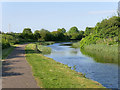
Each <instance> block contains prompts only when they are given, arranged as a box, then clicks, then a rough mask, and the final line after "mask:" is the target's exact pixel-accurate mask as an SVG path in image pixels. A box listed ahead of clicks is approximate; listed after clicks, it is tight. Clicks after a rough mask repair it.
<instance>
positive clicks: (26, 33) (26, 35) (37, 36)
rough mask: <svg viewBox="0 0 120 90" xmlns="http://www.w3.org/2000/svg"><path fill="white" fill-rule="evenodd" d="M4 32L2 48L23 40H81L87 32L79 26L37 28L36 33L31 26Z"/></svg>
mask: <svg viewBox="0 0 120 90" xmlns="http://www.w3.org/2000/svg"><path fill="white" fill-rule="evenodd" d="M0 33H1V34H2V48H3V49H4V48H7V47H9V46H10V45H12V44H18V43H23V42H36V41H38V42H39V41H68V40H81V39H82V38H83V37H84V36H85V34H84V31H82V30H81V31H80V30H78V28H77V27H75V26H74V27H71V28H70V30H69V31H66V30H65V28H61V29H60V28H58V29H57V30H56V31H52V32H50V31H48V30H46V29H41V30H35V31H34V33H33V32H32V30H31V29H30V28H24V30H23V32H22V33H14V32H11V33H4V32H0Z"/></svg>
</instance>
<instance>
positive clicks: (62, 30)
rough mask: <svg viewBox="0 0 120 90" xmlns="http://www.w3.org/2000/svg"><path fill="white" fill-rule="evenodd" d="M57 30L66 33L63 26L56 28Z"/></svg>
mask: <svg viewBox="0 0 120 90" xmlns="http://www.w3.org/2000/svg"><path fill="white" fill-rule="evenodd" d="M57 31H58V32H61V33H66V30H65V29H64V28H62V29H60V28H58V30H57Z"/></svg>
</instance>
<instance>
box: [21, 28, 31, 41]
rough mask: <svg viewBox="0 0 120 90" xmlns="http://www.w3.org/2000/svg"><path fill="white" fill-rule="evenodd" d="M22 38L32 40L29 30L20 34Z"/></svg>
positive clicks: (26, 29)
mask: <svg viewBox="0 0 120 90" xmlns="http://www.w3.org/2000/svg"><path fill="white" fill-rule="evenodd" d="M22 37H23V38H24V39H26V40H28V39H33V33H32V31H31V29H30V28H25V29H24V30H23V32H22Z"/></svg>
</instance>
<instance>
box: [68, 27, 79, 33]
mask: <svg viewBox="0 0 120 90" xmlns="http://www.w3.org/2000/svg"><path fill="white" fill-rule="evenodd" d="M68 33H69V34H74V33H79V30H78V28H77V27H75V26H74V27H71V28H70V30H69V31H68Z"/></svg>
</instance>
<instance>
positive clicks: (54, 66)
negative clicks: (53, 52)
mask: <svg viewBox="0 0 120 90" xmlns="http://www.w3.org/2000/svg"><path fill="white" fill-rule="evenodd" d="M25 52H26V60H27V61H28V62H29V64H30V65H31V66H32V71H33V75H34V77H35V78H36V80H37V82H38V85H39V86H40V87H42V88H104V87H103V86H102V85H101V84H99V83H98V82H96V81H92V80H90V79H87V78H85V77H84V75H83V74H81V73H78V72H76V71H74V70H71V69H70V68H69V67H68V66H67V65H64V64H62V63H59V62H56V61H54V60H53V59H51V58H48V57H45V56H43V55H42V54H40V53H39V52H37V51H36V45H35V44H28V45H27V46H26V47H25Z"/></svg>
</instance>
